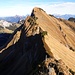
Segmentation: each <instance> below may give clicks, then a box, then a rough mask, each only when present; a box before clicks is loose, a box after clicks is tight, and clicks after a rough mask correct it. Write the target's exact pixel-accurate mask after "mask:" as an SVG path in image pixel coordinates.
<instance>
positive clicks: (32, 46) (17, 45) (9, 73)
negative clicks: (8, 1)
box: [0, 8, 75, 75]
mask: <svg viewBox="0 0 75 75" xmlns="http://www.w3.org/2000/svg"><path fill="white" fill-rule="evenodd" d="M66 23H67V22H66ZM71 26H72V27H74V26H73V24H71V22H70V25H69V26H67V24H65V22H64V20H62V21H61V20H60V19H56V18H55V17H52V16H50V17H49V16H48V15H47V14H46V12H45V11H43V10H42V9H41V8H34V9H33V11H32V14H31V16H28V17H27V18H26V20H25V22H24V24H23V25H21V26H20V27H19V28H17V29H16V30H15V31H14V33H13V34H12V35H11V36H10V38H9V40H8V41H7V43H6V44H5V45H4V46H2V47H1V48H0V75H45V74H46V75H49V74H50V73H53V74H54V75H58V73H60V75H61V74H62V75H63V74H64V75H70V73H69V68H71V69H72V70H75V67H74V66H75V65H74V63H75V57H74V56H75V53H74V52H73V51H72V50H71V49H70V47H72V49H73V50H74V49H75V43H74V41H75V39H74V36H75V33H74V30H72V28H71ZM66 29H67V31H66ZM43 31H47V33H48V34H47V35H46V36H43V37H42V36H41V34H44V33H43ZM68 31H70V33H69V32H68ZM71 33H72V35H71ZM65 34H66V35H65ZM71 38H72V39H71ZM46 55H47V56H48V57H49V59H45V58H46ZM51 58H53V59H51ZM64 58H65V59H64ZM55 59H56V60H55ZM59 59H61V60H62V61H63V62H62V61H60V60H59ZM44 60H45V61H44ZM51 60H52V61H51ZM71 61H73V62H71ZM43 62H44V65H41V64H42V63H43ZM62 63H63V64H62ZM64 63H65V64H64ZM51 64H54V65H55V66H56V68H55V67H54V66H51ZM40 65H41V67H40ZM65 65H67V66H68V67H69V68H68V67H66V66H65ZM38 67H40V68H42V70H43V67H45V70H44V71H43V72H46V71H47V72H46V73H44V74H42V72H40V68H38ZM49 67H52V68H51V70H52V71H51V72H50V69H49ZM56 70H57V71H56ZM60 71H61V72H60Z"/></svg>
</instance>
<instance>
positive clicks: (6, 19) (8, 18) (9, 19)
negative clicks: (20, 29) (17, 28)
mask: <svg viewBox="0 0 75 75" xmlns="http://www.w3.org/2000/svg"><path fill="white" fill-rule="evenodd" d="M25 18H26V16H18V15H16V16H9V17H0V20H5V21H8V22H18V21H20V20H23V19H25Z"/></svg>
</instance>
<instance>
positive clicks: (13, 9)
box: [0, 2, 75, 16]
mask: <svg viewBox="0 0 75 75" xmlns="http://www.w3.org/2000/svg"><path fill="white" fill-rule="evenodd" d="M36 6H37V7H41V8H43V9H44V10H45V11H46V12H47V13H48V14H75V3H72V2H67V3H52V4H51V3H45V4H43V3H29V4H17V5H13V6H10V7H6V8H0V16H14V15H26V14H30V13H31V11H32V9H33V8H34V7H36Z"/></svg>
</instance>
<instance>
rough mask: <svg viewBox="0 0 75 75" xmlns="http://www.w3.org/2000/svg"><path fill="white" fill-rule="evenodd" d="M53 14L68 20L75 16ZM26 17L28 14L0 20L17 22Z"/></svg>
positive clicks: (0, 18)
mask: <svg viewBox="0 0 75 75" xmlns="http://www.w3.org/2000/svg"><path fill="white" fill-rule="evenodd" d="M53 15H54V16H55V17H57V18H64V19H67V20H68V19H69V18H70V17H73V18H75V15H71V14H65V15H60V14H53ZM26 17H27V15H26V16H19V15H16V16H8V17H0V20H5V21H8V22H16V23H17V22H18V21H20V20H24V19H25V18H26Z"/></svg>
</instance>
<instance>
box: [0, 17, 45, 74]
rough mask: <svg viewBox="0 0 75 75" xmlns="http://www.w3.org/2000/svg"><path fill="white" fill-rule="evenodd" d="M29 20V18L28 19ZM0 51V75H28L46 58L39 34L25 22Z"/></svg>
mask: <svg viewBox="0 0 75 75" xmlns="http://www.w3.org/2000/svg"><path fill="white" fill-rule="evenodd" d="M29 18H30V17H29ZM29 18H27V19H26V21H25V23H24V24H23V25H22V26H20V27H19V28H18V29H16V30H15V32H14V33H13V34H12V36H11V37H10V38H9V40H8V42H7V43H6V44H5V45H4V46H3V47H2V48H1V49H0V75H29V74H30V72H31V71H32V70H33V69H35V67H36V66H37V65H38V64H39V63H41V62H42V61H43V60H44V59H45V56H46V52H45V48H44V45H43V42H42V37H41V34H40V33H37V32H36V34H35V35H34V36H33V32H32V30H33V29H34V28H35V26H31V25H29V23H28V22H27V20H28V19H29Z"/></svg>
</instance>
